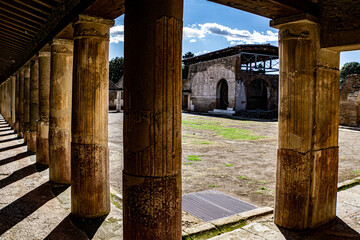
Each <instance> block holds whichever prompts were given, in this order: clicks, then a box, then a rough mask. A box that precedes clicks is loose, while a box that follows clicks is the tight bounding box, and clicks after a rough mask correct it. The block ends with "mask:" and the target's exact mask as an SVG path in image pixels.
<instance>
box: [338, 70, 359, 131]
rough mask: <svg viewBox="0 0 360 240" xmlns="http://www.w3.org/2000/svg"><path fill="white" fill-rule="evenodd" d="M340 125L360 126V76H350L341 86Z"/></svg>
mask: <svg viewBox="0 0 360 240" xmlns="http://www.w3.org/2000/svg"><path fill="white" fill-rule="evenodd" d="M340 124H343V125H348V126H355V127H358V126H360V74H351V75H348V76H347V77H346V78H345V80H344V82H343V83H342V84H341V89H340Z"/></svg>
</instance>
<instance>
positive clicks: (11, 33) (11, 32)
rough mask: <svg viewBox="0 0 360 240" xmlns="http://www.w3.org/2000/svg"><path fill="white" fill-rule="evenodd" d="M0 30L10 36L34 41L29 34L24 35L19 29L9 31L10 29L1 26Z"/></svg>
mask: <svg viewBox="0 0 360 240" xmlns="http://www.w3.org/2000/svg"><path fill="white" fill-rule="evenodd" d="M0 30H1V31H2V32H3V33H7V34H8V35H9V36H13V35H15V36H19V37H21V38H25V39H28V40H31V39H32V36H29V35H28V34H26V33H24V32H23V31H20V30H18V29H16V30H15V31H14V30H13V29H9V28H5V27H3V26H1V25H0Z"/></svg>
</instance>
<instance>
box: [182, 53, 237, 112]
mask: <svg viewBox="0 0 360 240" xmlns="http://www.w3.org/2000/svg"><path fill="white" fill-rule="evenodd" d="M235 61H236V57H235V56H230V57H224V58H219V59H214V60H210V61H205V62H199V63H195V64H191V65H190V66H189V75H188V79H189V81H191V87H190V88H191V97H190V101H191V103H192V105H194V109H193V110H194V111H196V112H207V111H209V110H213V109H215V108H216V97H217V96H216V94H217V93H216V90H217V85H218V83H219V81H220V80H222V79H224V80H226V82H227V84H228V102H229V106H228V107H229V108H235V83H236V81H235Z"/></svg>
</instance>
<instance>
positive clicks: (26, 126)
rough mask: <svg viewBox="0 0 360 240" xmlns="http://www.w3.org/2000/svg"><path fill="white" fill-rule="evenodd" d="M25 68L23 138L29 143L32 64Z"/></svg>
mask: <svg viewBox="0 0 360 240" xmlns="http://www.w3.org/2000/svg"><path fill="white" fill-rule="evenodd" d="M24 68H25V70H24V100H23V102H24V103H23V104H24V106H23V108H24V110H23V116H24V123H23V136H24V142H25V143H27V140H28V134H29V129H30V64H27V65H25V66H24Z"/></svg>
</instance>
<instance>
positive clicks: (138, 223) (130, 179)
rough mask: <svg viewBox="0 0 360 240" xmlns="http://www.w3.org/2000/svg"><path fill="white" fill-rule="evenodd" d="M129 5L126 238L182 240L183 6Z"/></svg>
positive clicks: (172, 1) (143, 0) (137, 0)
mask: <svg viewBox="0 0 360 240" xmlns="http://www.w3.org/2000/svg"><path fill="white" fill-rule="evenodd" d="M125 5H126V6H125V11H126V13H125V56H124V57H125V59H126V60H125V69H126V70H125V75H124V94H125V98H124V103H125V110H124V170H123V194H124V203H123V207H124V239H142V240H146V239H149V240H150V239H181V233H182V230H181V227H182V225H181V196H182V188H181V95H182V90H181V89H182V87H181V52H182V51H181V45H182V16H183V1H181V0H180V1H179V0H169V1H162V0H154V1H147V0H134V1H126V2H125ZM144 36H146V41H143V40H144Z"/></svg>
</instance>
